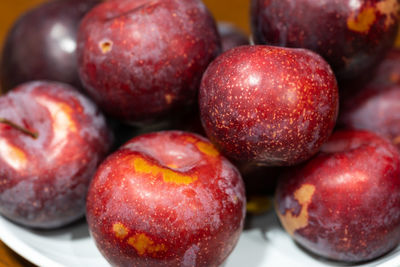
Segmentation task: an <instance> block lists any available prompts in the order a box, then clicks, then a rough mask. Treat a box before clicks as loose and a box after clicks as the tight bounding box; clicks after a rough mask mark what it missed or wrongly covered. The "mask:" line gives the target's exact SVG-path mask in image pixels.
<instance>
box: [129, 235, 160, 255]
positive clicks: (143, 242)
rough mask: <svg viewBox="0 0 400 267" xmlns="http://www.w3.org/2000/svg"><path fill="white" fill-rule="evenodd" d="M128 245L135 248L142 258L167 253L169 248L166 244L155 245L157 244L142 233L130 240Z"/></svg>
mask: <svg viewBox="0 0 400 267" xmlns="http://www.w3.org/2000/svg"><path fill="white" fill-rule="evenodd" d="M128 244H129V245H131V246H132V247H134V248H135V250H136V251H137V253H138V254H139V255H140V256H142V255H144V254H145V253H147V254H153V255H154V254H156V253H157V252H165V251H167V248H166V246H165V245H164V244H155V242H154V241H153V240H152V239H151V238H150V237H148V236H147V235H145V234H143V233H140V234H136V235H134V236H132V237H130V238H129V239H128Z"/></svg>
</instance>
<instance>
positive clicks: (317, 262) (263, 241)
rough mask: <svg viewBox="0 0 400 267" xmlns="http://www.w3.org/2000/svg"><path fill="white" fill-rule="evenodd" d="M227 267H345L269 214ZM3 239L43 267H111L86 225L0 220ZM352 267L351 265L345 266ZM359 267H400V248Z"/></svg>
mask: <svg viewBox="0 0 400 267" xmlns="http://www.w3.org/2000/svg"><path fill="white" fill-rule="evenodd" d="M252 227H253V229H252V230H247V231H245V232H244V233H243V234H242V236H241V238H240V240H239V243H238V244H237V246H236V248H235V250H234V251H233V253H232V254H231V255H230V256H229V258H228V260H227V261H226V263H225V264H224V267H243V266H247V267H265V266H279V267H280V266H291V267H296V266H299V267H300V266H307V267H314V266H315V267H322V266H344V265H340V264H338V263H333V262H327V261H323V260H321V259H318V258H316V257H313V256H311V255H310V254H308V253H306V252H304V251H303V250H302V249H300V248H299V247H298V246H297V245H296V244H295V243H294V242H293V241H292V240H291V239H290V237H289V236H288V235H287V234H286V233H285V232H284V231H283V230H282V228H281V227H280V225H279V223H278V221H277V219H276V217H275V215H274V214H273V213H272V212H270V213H268V214H266V215H265V216H262V217H258V218H257V219H256V220H254V221H253V222H252ZM0 239H1V240H2V241H3V242H4V243H5V244H7V245H8V246H9V247H10V248H11V249H13V250H14V251H16V252H17V253H18V254H20V255H21V256H23V257H24V258H26V259H27V260H29V261H31V262H32V263H34V264H36V265H39V266H43V267H61V266H68V267H69V266H71V267H77V266H78V267H79V266H84V267H92V266H93V267H102V266H109V264H108V263H107V262H106V261H105V260H104V259H103V257H102V256H101V254H100V253H99V251H98V250H97V248H96V246H95V244H94V242H93V240H92V239H91V237H90V236H89V231H88V228H87V224H86V223H85V222H84V221H81V222H80V223H77V224H74V225H72V226H70V227H67V228H64V229H61V230H56V231H32V230H28V229H25V228H23V227H20V226H18V225H15V224H13V223H12V222H10V221H8V220H6V219H4V218H3V217H1V216H0ZM346 266H349V265H346ZM358 266H363V267H364V266H381V267H389V266H393V267H398V266H400V247H399V248H397V249H395V250H394V251H392V252H391V253H389V254H388V255H386V256H385V257H383V258H380V259H378V260H376V261H374V262H371V263H368V264H363V265H358Z"/></svg>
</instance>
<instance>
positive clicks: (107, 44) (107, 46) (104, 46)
mask: <svg viewBox="0 0 400 267" xmlns="http://www.w3.org/2000/svg"><path fill="white" fill-rule="evenodd" d="M112 46H113V43H112V42H111V41H103V42H101V43H100V49H101V52H102V53H103V54H107V53H108V52H110V51H111V49H112Z"/></svg>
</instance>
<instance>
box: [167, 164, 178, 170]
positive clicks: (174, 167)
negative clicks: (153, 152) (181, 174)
mask: <svg viewBox="0 0 400 267" xmlns="http://www.w3.org/2000/svg"><path fill="white" fill-rule="evenodd" d="M167 166H168V167H169V168H171V169H178V165H176V164H174V163H171V164H167Z"/></svg>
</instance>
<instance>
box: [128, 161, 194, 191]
mask: <svg viewBox="0 0 400 267" xmlns="http://www.w3.org/2000/svg"><path fill="white" fill-rule="evenodd" d="M133 166H134V168H135V171H136V172H138V173H145V174H151V175H153V176H155V177H156V176H158V175H162V178H163V180H164V182H166V183H174V184H177V185H182V184H183V185H188V184H191V183H193V182H194V181H196V180H197V177H196V176H189V175H183V174H181V173H179V172H177V171H174V170H171V169H169V168H163V167H159V166H156V165H154V164H152V163H149V162H147V161H146V160H145V159H143V158H135V159H133Z"/></svg>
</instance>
